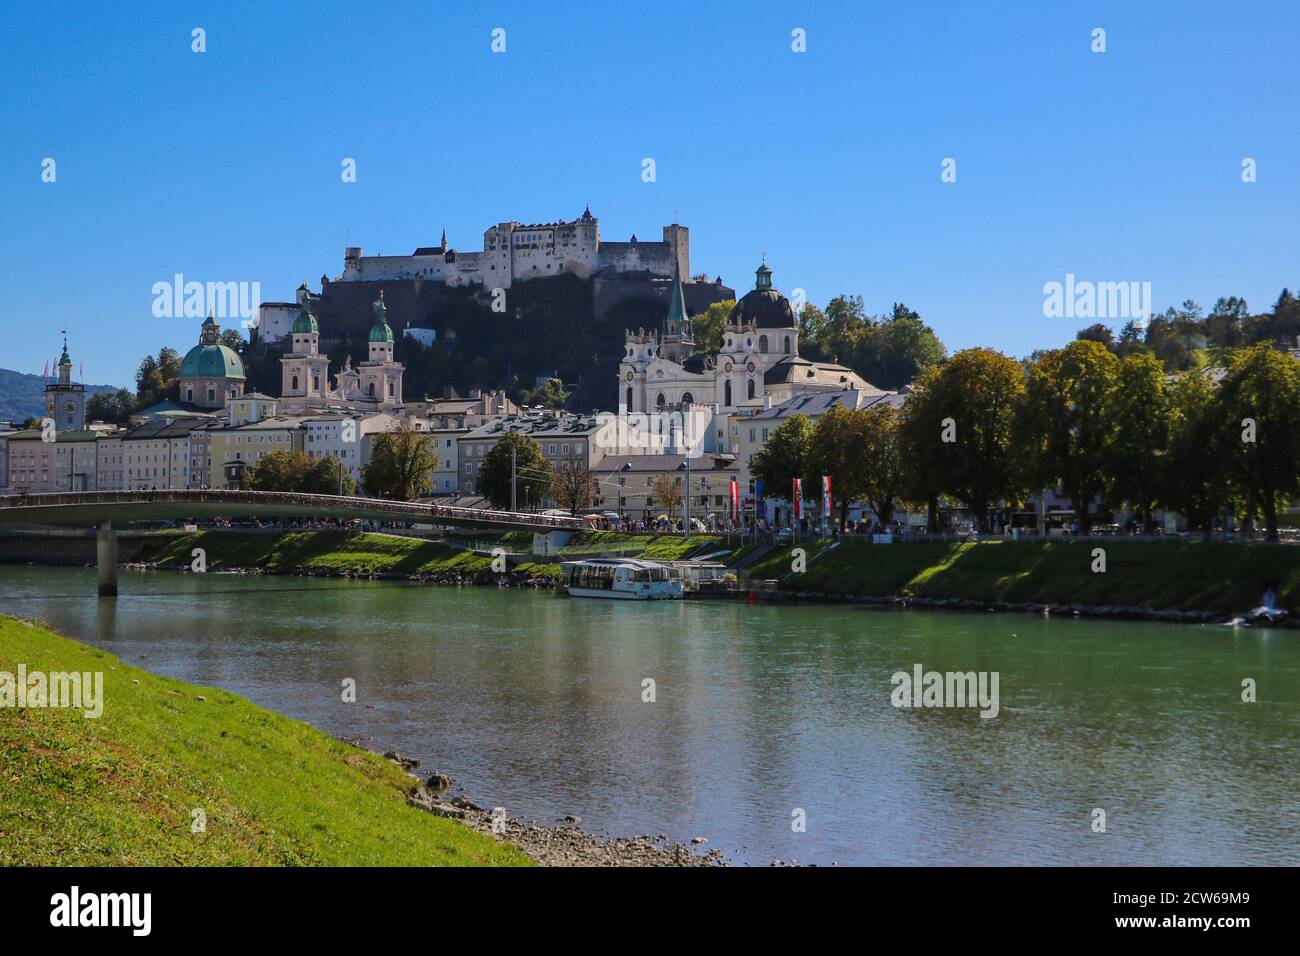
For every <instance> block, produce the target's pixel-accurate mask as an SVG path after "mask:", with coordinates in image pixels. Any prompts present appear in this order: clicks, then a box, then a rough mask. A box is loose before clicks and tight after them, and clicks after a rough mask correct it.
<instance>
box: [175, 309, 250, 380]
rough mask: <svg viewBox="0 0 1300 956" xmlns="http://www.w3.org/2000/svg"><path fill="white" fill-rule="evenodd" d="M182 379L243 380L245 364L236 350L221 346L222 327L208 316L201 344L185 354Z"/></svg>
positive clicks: (202, 332)
mask: <svg viewBox="0 0 1300 956" xmlns="http://www.w3.org/2000/svg"><path fill="white" fill-rule="evenodd" d="M180 377H181V378H243V377H244V362H243V360H242V359H241V358H240V357H239V354H238V353H237V352H235V350H234V349H231V348H228V347H226V346H224V345H222V344H221V326H219V325H217V322H216V319H214V318H213V317H212V316H210V315H209V316H208V317H207V319H206V320H205V321H204V323H203V329H202V331H201V332H200V334H199V344H198V345H196V346H194V348H192V349H190V350H189V351H188V352H186V353H185V358H184V360H182V362H181V373H180Z"/></svg>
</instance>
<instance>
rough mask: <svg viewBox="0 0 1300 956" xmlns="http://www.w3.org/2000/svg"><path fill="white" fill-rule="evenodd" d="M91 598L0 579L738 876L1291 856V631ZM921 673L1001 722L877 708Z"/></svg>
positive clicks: (303, 711)
mask: <svg viewBox="0 0 1300 956" xmlns="http://www.w3.org/2000/svg"><path fill="white" fill-rule="evenodd" d="M94 585H95V577H94V571H93V570H83V569H62V568H27V567H18V566H0V610H2V611H4V612H5V613H9V614H16V615H19V616H24V617H40V618H43V619H45V620H46V621H47V622H48V623H49V624H50V625H51V626H52V627H54V628H55V629H57V630H60V631H62V632H64V633H67V634H69V635H71V636H74V637H77V638H79V639H81V640H84V641H88V642H90V643H95V644H99V645H102V646H104V647H106V648H108V649H110V650H112V651H113V652H114V653H116V654H118V655H120V656H121V657H122V658H123V659H124V660H126V661H128V662H129V663H132V664H136V665H139V666H142V667H145V668H147V669H149V670H152V671H156V672H158V673H162V674H167V675H170V676H174V677H179V678H182V679H184V680H188V681H192V682H195V683H200V684H211V685H216V686H220V687H224V688H227V689H229V690H232V691H234V692H236V693H239V694H243V695H245V696H247V697H249V698H251V699H252V700H254V701H256V702H257V703H259V704H262V705H264V706H267V707H271V708H273V709H275V710H278V711H281V712H283V713H286V714H289V715H291V716H293V717H297V718H300V719H303V720H306V721H309V722H310V723H312V724H314V725H315V726H317V727H319V728H321V729H322V730H325V731H327V732H329V733H332V734H335V735H337V736H340V737H346V738H359V739H360V740H361V742H363V743H364V744H365V745H367V746H370V747H372V748H376V749H384V750H387V749H397V750H400V751H401V752H402V753H404V754H409V755H411V756H414V757H416V758H418V759H419V760H421V761H422V764H423V766H422V768H421V769H422V770H434V769H436V770H443V771H446V772H448V773H450V774H451V775H452V777H453V778H454V779H455V781H456V784H457V788H458V789H460V790H462V791H463V792H464V793H466V795H468V796H470V797H471V798H472V799H474V800H475V801H476V802H479V803H481V804H486V805H490V806H504V807H506V808H507V810H508V811H509V812H510V813H511V815H513V816H519V817H523V818H526V819H537V820H538V821H541V822H552V821H554V820H555V819H556V818H559V817H562V816H564V815H565V814H569V813H572V814H576V815H578V816H581V817H582V818H583V826H584V827H586V828H589V829H591V830H593V831H597V832H606V833H612V834H632V833H647V834H651V835H656V834H660V833H663V834H666V835H668V836H670V837H673V838H675V839H678V840H688V839H690V838H691V837H694V836H697V835H700V836H705V837H707V838H708V840H709V846H711V847H717V848H719V849H721V850H723V851H724V852H726V853H727V854H728V856H729V857H730V858H731V859H732V861H733V862H739V863H753V864H767V863H768V862H770V861H771V860H773V859H777V858H779V859H781V860H786V861H788V860H790V859H792V858H793V859H796V860H798V861H799V862H801V863H818V864H822V865H827V864H830V863H832V862H838V863H841V864H846V863H860V864H910V863H940V864H989V863H999V864H1018V863H1024V864H1030V863H1060V864H1066V863H1078V864H1083V863H1088V864H1146V863H1149V864H1162V863H1169V864H1250V863H1290V864H1295V863H1297V862H1300V849H1298V848H1297V847H1298V844H1300V796H1297V773H1296V767H1297V756H1298V755H1300V754H1298V745H1297V742H1296V741H1297V737H1298V736H1300V735H1298V731H1300V635H1297V633H1296V632H1279V631H1266V630H1256V629H1242V630H1233V629H1231V628H1226V627H1208V626H1204V627H1190V626H1174V625H1167V624H1134V623H1119V622H1109V621H1081V620H1047V619H1043V618H1040V617H1036V616H1027V615H1003V614H984V615H976V614H938V613H921V612H893V611H880V610H865V609H857V608H844V607H831V608H819V607H762V606H759V607H750V606H746V605H744V604H740V603H714V602H699V603H697V602H674V603H659V602H656V603H653V604H639V603H632V602H628V603H622V602H599V601H583V600H566V599H561V598H556V597H554V596H553V595H550V594H545V593H543V594H532V593H525V592H511V591H497V590H494V589H490V588H463V589H454V588H438V587H416V586H408V585H401V584H389V583H367V582H346V581H331V580H308V579H300V578H285V577H260V578H259V577H242V576H236V575H221V574H208V575H192V574H175V573H166V572H154V573H141V572H123V573H122V577H121V596H120V597H119V598H118V600H117V601H116V602H113V601H109V600H103V601H101V600H99V599H97V598H96V597H95V596H94V590H95V587H94ZM917 663H920V664H922V665H923V666H924V668H925V669H926V670H937V671H996V672H998V674H999V675H1000V713H999V714H998V716H997V717H996V718H995V719H992V720H982V719H981V718H980V717H979V714H978V711H977V710H976V709H912V710H905V709H898V708H895V707H893V706H891V703H890V693H891V690H892V689H893V688H892V685H891V682H890V677H891V675H892V674H893V673H894V672H896V671H906V672H908V673H910V672H911V670H912V668H913V665H915V664H917ZM349 677H350V678H354V679H355V680H356V682H357V695H358V701H357V703H356V704H346V703H344V702H343V701H342V694H341V682H342V681H343V679H345V678H349ZM1247 677H1249V678H1253V679H1254V680H1255V681H1256V683H1257V685H1258V688H1259V690H1258V693H1259V702H1258V703H1255V704H1244V703H1242V702H1241V682H1242V680H1243V678H1247ZM646 680H652V681H654V692H655V693H654V696H655V699H654V701H653V702H645V701H644V700H643V695H644V687H645V685H644V683H643V682H644V681H646ZM111 705H112V702H111V701H109V702H108V706H111ZM1098 807H1099V808H1102V809H1104V810H1105V811H1106V814H1107V831H1108V832H1106V833H1104V834H1103V833H1093V832H1092V831H1091V829H1090V821H1091V811H1092V810H1093V808H1098ZM798 810H802V811H804V814H805V815H806V821H807V828H806V832H795V831H794V828H793V827H792V821H793V819H794V815H795V813H796V811H798Z"/></svg>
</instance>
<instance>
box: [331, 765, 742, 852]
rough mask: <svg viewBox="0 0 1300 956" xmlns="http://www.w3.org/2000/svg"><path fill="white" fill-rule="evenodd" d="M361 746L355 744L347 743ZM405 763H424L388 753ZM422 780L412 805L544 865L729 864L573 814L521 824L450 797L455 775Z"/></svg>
mask: <svg viewBox="0 0 1300 956" xmlns="http://www.w3.org/2000/svg"><path fill="white" fill-rule="evenodd" d="M347 743H349V744H352V745H353V746H359V745H358V744H357V743H356V742H355V741H347ZM383 756H384V757H385V758H386V759H388V760H392V761H393V762H394V763H397V764H400V765H401V766H402V767H403V769H405V770H406V771H407V772H408V773H411V771H412V770H414V769H415V768H417V767H419V765H420V763H419V761H418V760H412V759H411V758H409V757H403V756H402V755H401V754H399V753H396V752H395V751H391V750H390V751H388V752H387V753H385V754H384V755H383ZM411 776H412V778H413V779H414V780H415V781H416V782H415V786H414V789H413V790H412V792H411V794H410V796H409V797H407V803H409V804H410V805H411V806H413V807H416V808H418V809H420V810H424V811H425V812H427V813H432V814H434V815H435V816H439V817H445V818H447V819H449V820H457V821H459V822H460V823H463V824H464V825H465V826H467V827H469V828H470V829H472V830H477V831H478V832H479V833H485V834H487V835H488V836H491V837H494V838H495V839H498V840H501V841H504V842H508V843H513V844H514V845H515V846H517V847H519V849H520V850H522V851H523V852H524V853H525V854H526V855H527V856H528V857H529V858H530V859H532V860H534V861H535V862H537V863H539V864H541V865H542V866H726V865H727V863H726V857H725V855H724V854H723V853H722V852H721V851H720V850H714V849H709V850H703V851H702V852H699V851H700V849H701V848H702V846H703V844H705V843H707V842H708V841H707V840H705V839H704V838H703V837H696V838H695V839H694V840H693V841H692V845H687V844H682V843H673V842H672V841H670V840H669V839H668V838H667V837H666V836H664V835H662V834H660V835H659V836H657V837H650V836H633V837H608V838H601V837H597V836H594V835H593V834H590V833H588V832H586V831H585V830H583V829H581V827H579V826H578V824H580V823H581V822H582V818H581V817H577V816H568V817H565V818H564V820H561V821H558V822H557V824H556V825H554V826H542V825H539V824H538V823H537V821H535V820H533V821H528V822H525V821H523V820H515V819H512V818H510V817H508V816H505V814H504V811H501V810H499V811H496V812H495V813H494V812H493V811H490V810H486V809H484V808H483V807H480V806H478V805H477V804H475V803H473V802H472V801H471V800H469V799H468V798H466V797H463V796H459V795H453V794H449V793H448V792H447V791H449V790H450V789H451V786H452V780H451V777H450V776H448V775H447V774H445V773H433V774H430V775H429V776H428V777H427V778H426V779H425V780H423V781H421V780H420V778H419V777H418V776H416V775H415V774H413V773H411Z"/></svg>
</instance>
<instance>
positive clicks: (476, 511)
mask: <svg viewBox="0 0 1300 956" xmlns="http://www.w3.org/2000/svg"><path fill="white" fill-rule="evenodd" d="M142 503H143V504H174V505H180V506H183V505H187V504H215V505H231V506H234V507H235V508H236V509H237V508H238V506H240V505H258V506H260V507H274V506H276V505H284V506H287V507H294V508H317V509H322V510H326V511H329V510H338V511H353V512H356V511H360V512H363V513H366V512H368V513H372V514H375V515H381V516H384V517H387V518H390V519H391V518H392V517H393V516H401V517H403V518H407V519H408V520H411V521H419V522H426V521H427V522H436V521H438V520H439V519H440V518H441V519H445V520H450V521H477V522H483V523H486V524H498V525H500V524H505V525H521V526H527V527H529V528H551V529H554V530H556V531H582V530H585V529H586V527H587V525H586V522H584V521H583V520H582V519H581V518H572V517H561V516H559V515H538V514H531V513H528V512H516V511H495V510H490V509H487V508H462V507H457V506H455V505H442V504H437V503H432V504H421V503H417V502H411V501H389V500H387V499H384V498H361V497H350V496H346V495H317V494H299V493H297V492H291V491H243V490H224V489H223V490H212V489H209V490H185V491H175V490H172V491H65V492H52V493H48V494H18V495H6V496H3V497H0V508H51V507H59V506H82V507H85V506H88V505H90V506H93V505H131V504H142Z"/></svg>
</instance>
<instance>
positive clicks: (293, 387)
mask: <svg viewBox="0 0 1300 956" xmlns="http://www.w3.org/2000/svg"><path fill="white" fill-rule="evenodd" d="M289 389H290V391H294V392H296V391H298V376H297V375H295V376H294V377H293V384H292V385H290V386H289Z"/></svg>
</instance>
